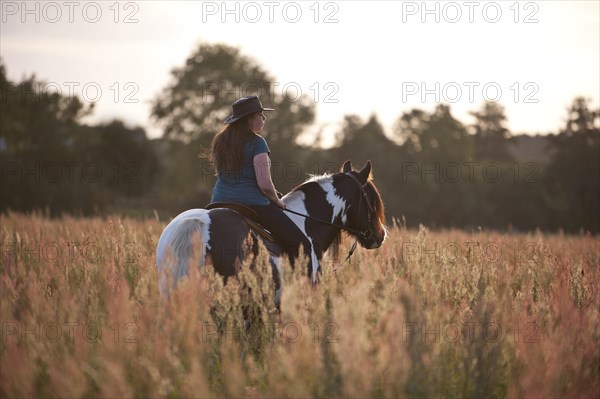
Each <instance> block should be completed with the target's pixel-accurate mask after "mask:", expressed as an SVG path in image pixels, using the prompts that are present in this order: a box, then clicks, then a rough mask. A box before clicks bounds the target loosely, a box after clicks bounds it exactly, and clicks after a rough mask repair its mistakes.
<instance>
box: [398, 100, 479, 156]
mask: <svg viewBox="0 0 600 399" xmlns="http://www.w3.org/2000/svg"><path fill="white" fill-rule="evenodd" d="M394 136H395V137H397V138H398V139H399V141H400V142H401V143H402V147H403V148H402V149H403V152H405V153H406V154H407V155H409V156H410V157H411V158H414V159H417V160H420V161H425V162H457V161H463V160H467V159H469V158H471V156H472V144H471V139H470V137H469V135H468V134H467V130H466V129H465V127H464V126H463V124H462V123H461V122H460V121H458V120H456V119H454V117H453V116H452V114H451V113H450V107H449V106H447V105H444V104H440V105H438V106H437V107H436V109H435V110H434V112H433V113H432V114H428V113H426V112H424V111H421V110H418V109H414V110H411V111H409V112H408V113H404V114H403V115H402V116H401V117H400V119H399V120H398V122H397V123H396V127H395V133H394Z"/></svg>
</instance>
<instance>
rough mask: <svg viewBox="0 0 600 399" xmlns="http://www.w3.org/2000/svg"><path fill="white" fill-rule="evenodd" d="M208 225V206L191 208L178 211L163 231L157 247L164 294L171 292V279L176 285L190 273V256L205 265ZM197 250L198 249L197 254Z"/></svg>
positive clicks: (161, 287) (157, 260) (161, 289)
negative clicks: (179, 212)
mask: <svg viewBox="0 0 600 399" xmlns="http://www.w3.org/2000/svg"><path fill="white" fill-rule="evenodd" d="M209 226H210V216H209V214H208V211H207V210H206V209H190V210H188V211H186V212H183V213H181V214H179V215H178V216H177V217H176V218H175V219H173V220H172V221H171V223H169V224H168V225H167V227H166V228H165V229H164V230H163V232H162V234H161V235H160V238H159V240H158V245H157V248H156V263H157V266H158V274H159V290H160V292H161V294H165V293H166V292H167V291H168V288H169V285H170V284H169V279H171V283H172V284H176V283H177V281H179V279H181V278H182V277H184V276H187V275H188V269H189V261H190V259H191V258H196V259H198V262H199V265H198V266H200V267H201V266H203V265H204V260H205V256H206V251H207V247H208V240H209V238H210V236H209V229H208V227H209ZM196 237H198V238H199V240H197V239H195V238H196ZM194 244H196V245H194ZM194 250H197V251H198V252H196V253H194ZM194 255H196V256H194Z"/></svg>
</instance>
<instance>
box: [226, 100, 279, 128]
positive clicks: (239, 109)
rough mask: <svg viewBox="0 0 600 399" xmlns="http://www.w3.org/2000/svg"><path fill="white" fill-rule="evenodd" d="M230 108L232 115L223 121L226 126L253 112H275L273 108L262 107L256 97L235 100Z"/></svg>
mask: <svg viewBox="0 0 600 399" xmlns="http://www.w3.org/2000/svg"><path fill="white" fill-rule="evenodd" d="M232 108H233V114H231V115H229V116H228V117H227V119H225V124H226V125H228V124H230V123H233V122H235V121H237V120H238V119H240V118H243V117H244V116H246V115H250V114H253V113H255V112H262V111H275V110H274V109H273V108H265V107H263V106H262V104H261V103H260V100H259V99H258V97H257V96H248V97H242V98H240V99H237V100H235V102H234V103H233V104H232Z"/></svg>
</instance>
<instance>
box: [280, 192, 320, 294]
mask: <svg viewBox="0 0 600 399" xmlns="http://www.w3.org/2000/svg"><path fill="white" fill-rule="evenodd" d="M305 198H306V196H305V194H304V193H303V192H302V191H293V192H291V193H289V194H287V195H285V196H284V197H283V198H282V199H281V200H282V201H283V202H284V203H285V207H286V208H289V209H291V210H293V211H296V212H298V213H301V214H303V215H308V212H307V211H306V205H305V203H304V201H305ZM286 214H287V215H288V217H289V218H290V219H291V220H292V222H294V223H295V224H296V226H298V228H299V229H300V231H302V233H303V234H304V235H305V236H306V237H307V238H308V240H309V241H310V242H311V243H312V238H311V237H310V236H309V235H308V234H307V233H306V220H307V219H306V218H305V217H303V216H298V215H296V214H293V213H289V212H286ZM310 259H311V261H312V280H313V283H316V282H317V271H318V270H319V259H318V258H317V254H316V252H315V248H314V246H311V250H310Z"/></svg>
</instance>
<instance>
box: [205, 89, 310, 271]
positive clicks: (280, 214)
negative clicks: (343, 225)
mask: <svg viewBox="0 0 600 399" xmlns="http://www.w3.org/2000/svg"><path fill="white" fill-rule="evenodd" d="M232 108H233V113H232V114H231V115H230V116H229V117H228V118H227V119H225V125H226V126H225V128H223V130H221V131H220V132H219V133H217V135H216V136H215V137H214V139H213V141H212V148H211V154H210V159H211V161H212V162H213V165H214V169H215V171H216V175H217V182H216V184H215V186H214V188H213V193H212V198H211V202H212V203H215V202H228V203H238V204H243V205H246V206H248V207H250V208H252V209H253V210H254V211H255V212H256V213H257V214H258V217H259V223H260V224H261V225H262V226H263V227H265V228H266V229H267V230H269V232H270V233H271V234H272V235H273V237H274V238H275V240H276V242H277V243H278V244H279V246H280V247H281V250H282V251H283V252H284V253H285V254H287V255H288V257H289V259H290V262H291V263H292V264H293V262H294V259H295V258H297V257H298V255H299V252H300V251H299V249H300V246H302V247H303V248H304V254H305V255H306V256H307V258H308V259H309V265H308V267H309V270H311V269H312V268H313V266H312V264H311V263H312V262H313V258H314V257H313V256H311V255H312V247H313V245H312V242H311V241H310V240H309V239H308V237H307V236H306V235H305V234H304V233H303V232H302V231H301V230H300V229H299V228H298V226H297V225H296V224H295V223H294V222H293V221H292V220H291V219H290V218H289V217H288V216H287V215H286V214H285V213H284V209H285V204H284V203H283V202H282V201H281V199H280V198H279V197H278V195H277V194H278V192H277V190H276V189H275V186H274V185H273V180H272V178H271V160H270V158H269V155H270V151H269V147H268V145H267V142H266V140H265V139H264V137H262V136H261V135H260V134H259V133H260V132H262V130H263V128H264V127H265V121H266V119H267V118H266V116H265V114H264V112H265V111H274V110H273V109H272V108H264V107H263V106H262V104H261V102H260V100H259V99H258V97H257V96H248V97H242V98H240V99H238V100H236V101H235V102H234V103H233V105H232ZM314 261H315V262H316V261H317V260H316V259H314ZM317 266H318V265H317Z"/></svg>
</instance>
